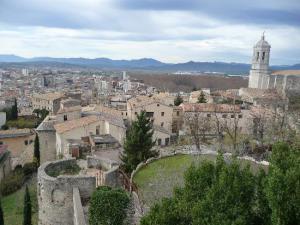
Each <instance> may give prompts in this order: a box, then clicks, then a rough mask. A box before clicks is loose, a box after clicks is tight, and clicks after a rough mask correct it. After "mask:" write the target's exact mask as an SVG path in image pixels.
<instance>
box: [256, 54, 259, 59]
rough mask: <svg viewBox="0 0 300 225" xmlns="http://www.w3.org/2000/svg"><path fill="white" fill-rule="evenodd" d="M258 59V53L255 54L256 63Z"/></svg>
mask: <svg viewBox="0 0 300 225" xmlns="http://www.w3.org/2000/svg"><path fill="white" fill-rule="evenodd" d="M258 59H259V52H257V53H256V61H258Z"/></svg>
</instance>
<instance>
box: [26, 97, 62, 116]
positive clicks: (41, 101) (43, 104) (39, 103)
mask: <svg viewBox="0 0 300 225" xmlns="http://www.w3.org/2000/svg"><path fill="white" fill-rule="evenodd" d="M64 96H65V95H64V94H63V93H62V92H53V93H46V94H33V96H32V97H31V102H32V108H33V109H46V110H48V111H49V112H51V113H56V112H57V111H58V110H59V108H60V101H61V100H62V98H63V97H64Z"/></svg>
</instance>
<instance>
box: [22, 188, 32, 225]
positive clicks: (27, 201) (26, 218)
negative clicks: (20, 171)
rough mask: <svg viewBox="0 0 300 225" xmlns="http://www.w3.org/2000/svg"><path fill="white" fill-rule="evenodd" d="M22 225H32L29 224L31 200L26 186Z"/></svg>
mask: <svg viewBox="0 0 300 225" xmlns="http://www.w3.org/2000/svg"><path fill="white" fill-rule="evenodd" d="M23 225H32V223H31V200H30V194H29V190H28V186H27V185H26V188H25V195H24V209H23Z"/></svg>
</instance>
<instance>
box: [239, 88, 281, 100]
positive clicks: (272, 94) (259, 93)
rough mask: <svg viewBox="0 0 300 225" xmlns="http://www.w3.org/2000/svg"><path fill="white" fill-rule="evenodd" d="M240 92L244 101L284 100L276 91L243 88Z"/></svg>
mask: <svg viewBox="0 0 300 225" xmlns="http://www.w3.org/2000/svg"><path fill="white" fill-rule="evenodd" d="M240 91H241V92H240V94H241V97H242V99H244V98H245V97H251V98H254V99H256V98H261V99H282V96H280V95H279V94H278V93H277V91H276V90H275V89H258V88H241V89H240Z"/></svg>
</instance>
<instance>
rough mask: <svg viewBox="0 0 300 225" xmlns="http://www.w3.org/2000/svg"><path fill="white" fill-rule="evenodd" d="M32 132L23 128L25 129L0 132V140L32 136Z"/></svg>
mask: <svg viewBox="0 0 300 225" xmlns="http://www.w3.org/2000/svg"><path fill="white" fill-rule="evenodd" d="M32 134H33V131H32V130H30V129H28V128H25V129H14V130H0V138H14V137H22V136H28V135H32Z"/></svg>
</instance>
